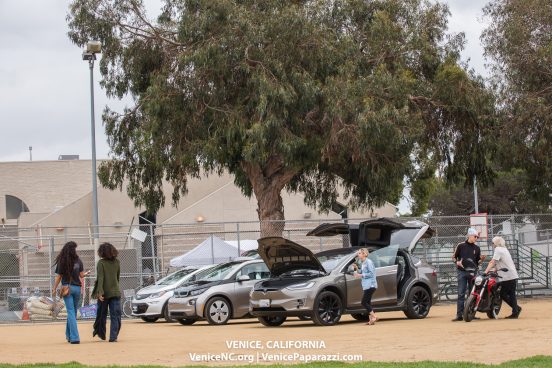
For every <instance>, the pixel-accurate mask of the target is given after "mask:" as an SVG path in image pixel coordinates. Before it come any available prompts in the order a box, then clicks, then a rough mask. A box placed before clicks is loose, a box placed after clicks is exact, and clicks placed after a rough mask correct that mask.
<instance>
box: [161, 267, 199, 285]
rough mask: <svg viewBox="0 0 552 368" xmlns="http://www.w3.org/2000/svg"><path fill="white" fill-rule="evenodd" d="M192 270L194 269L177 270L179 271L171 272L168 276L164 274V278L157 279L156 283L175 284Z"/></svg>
mask: <svg viewBox="0 0 552 368" xmlns="http://www.w3.org/2000/svg"><path fill="white" fill-rule="evenodd" d="M193 271H195V270H194V269H190V270H179V271H176V272H174V273H171V274H170V275H168V276H165V277H164V278H162V279H161V280H159V281H158V282H157V285H172V284H176V283H178V282H180V281H181V280H182V279H183V278H184V277H186V276H187V275H189V274H190V273H192V272H193Z"/></svg>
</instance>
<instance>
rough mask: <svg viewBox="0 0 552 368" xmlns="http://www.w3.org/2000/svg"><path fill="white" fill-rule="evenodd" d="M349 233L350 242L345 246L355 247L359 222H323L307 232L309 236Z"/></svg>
mask: <svg viewBox="0 0 552 368" xmlns="http://www.w3.org/2000/svg"><path fill="white" fill-rule="evenodd" d="M336 235H348V236H349V244H346V245H345V244H344V245H343V247H344V248H345V247H349V246H350V247H354V246H356V245H357V244H358V224H347V223H343V222H333V223H327V222H326V223H323V224H320V225H318V226H317V227H315V228H314V229H312V230H311V231H309V232H308V233H307V236H336Z"/></svg>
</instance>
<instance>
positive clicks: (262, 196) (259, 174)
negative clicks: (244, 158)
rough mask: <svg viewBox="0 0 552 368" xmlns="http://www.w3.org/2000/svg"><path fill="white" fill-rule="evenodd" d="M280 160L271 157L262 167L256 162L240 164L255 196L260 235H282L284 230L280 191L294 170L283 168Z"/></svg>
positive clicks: (293, 173)
mask: <svg viewBox="0 0 552 368" xmlns="http://www.w3.org/2000/svg"><path fill="white" fill-rule="evenodd" d="M281 162H282V161H281V160H280V159H278V158H276V157H272V158H270V159H269V160H268V162H267V164H266V165H265V166H264V167H262V168H261V166H260V165H258V164H252V163H243V164H242V167H243V169H244V171H245V172H246V174H247V176H248V178H249V180H250V182H251V186H252V187H253V193H255V197H257V213H258V215H259V221H260V230H261V237H267V236H282V234H283V232H284V228H285V217H284V204H283V201H282V195H281V193H282V190H283V189H284V187H285V186H286V184H287V183H289V181H290V180H291V179H292V178H293V176H294V175H295V173H296V172H295V171H294V170H291V169H286V168H284V166H283V164H282V163H281Z"/></svg>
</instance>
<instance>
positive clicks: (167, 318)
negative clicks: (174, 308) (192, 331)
mask: <svg viewBox="0 0 552 368" xmlns="http://www.w3.org/2000/svg"><path fill="white" fill-rule="evenodd" d="M163 318H165V321H167V322H176V320H175V319H173V318H171V316H170V315H169V304H168V303H165V306H164V307H163Z"/></svg>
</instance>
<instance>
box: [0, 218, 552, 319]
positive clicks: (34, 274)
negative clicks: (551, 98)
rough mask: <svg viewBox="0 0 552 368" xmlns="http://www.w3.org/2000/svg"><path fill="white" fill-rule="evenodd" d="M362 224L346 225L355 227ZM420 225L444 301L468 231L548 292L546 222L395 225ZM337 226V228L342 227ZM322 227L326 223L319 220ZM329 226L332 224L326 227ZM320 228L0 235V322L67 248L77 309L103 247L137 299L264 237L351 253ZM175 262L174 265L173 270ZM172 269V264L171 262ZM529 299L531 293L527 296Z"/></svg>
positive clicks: (232, 226)
mask: <svg viewBox="0 0 552 368" xmlns="http://www.w3.org/2000/svg"><path fill="white" fill-rule="evenodd" d="M363 220H365V219H348V220H347V221H348V222H349V223H351V224H358V223H360V222H362V221H363ZM401 220H404V221H407V220H421V221H424V222H426V223H428V224H429V225H430V226H431V227H432V228H433V229H434V230H435V235H434V236H433V237H432V238H429V239H425V240H422V241H421V242H420V243H419V244H418V246H417V248H416V249H415V250H414V254H415V255H416V256H418V257H420V258H423V259H425V260H426V261H427V262H429V263H431V264H433V265H434V266H435V267H436V269H437V271H438V278H439V283H440V287H441V292H442V297H443V299H445V300H446V299H447V298H446V297H447V296H449V294H450V296H451V298H450V299H453V298H454V285H455V282H456V274H455V268H454V265H453V264H452V262H451V257H452V252H453V250H454V247H455V246H456V244H458V243H460V242H462V241H464V240H465V234H466V230H467V228H468V227H469V226H476V227H477V228H478V229H479V230H480V231H481V234H482V237H481V238H480V241H479V245H480V246H481V249H482V253H483V254H486V255H488V256H491V255H492V247H491V246H490V240H491V239H492V237H493V236H496V235H501V236H503V237H504V238H505V239H506V240H507V241H508V246H509V248H510V249H511V252H512V253H513V254H515V257H517V258H516V262H517V263H516V264H517V265H518V266H519V272H520V276H521V278H522V279H523V280H524V281H523V282H522V283H521V288H520V289H521V290H525V289H527V290H530V289H531V290H532V289H535V290H543V289H546V288H550V285H551V281H552V280H551V277H550V257H551V255H552V254H551V250H552V214H540V215H538V214H535V215H531V214H530V215H494V216H485V217H484V218H477V219H474V217H473V216H447V217H424V218H401ZM342 221H343V220H342V219H335V222H342ZM325 222H328V220H325ZM330 222H332V221H330ZM320 224H321V221H319V220H296V221H293V220H287V221H285V222H283V221H278V222H264V223H260V222H235V223H193V224H179V225H173V224H139V225H131V226H124V225H117V226H102V227H99V228H98V229H97V231H94V230H93V229H92V228H91V227H56V228H43V227H35V228H17V227H15V226H12V227H8V226H5V227H2V228H0V322H15V321H19V320H21V318H22V316H23V310H24V306H25V301H26V300H27V299H28V298H29V297H31V296H50V295H51V291H52V285H53V281H54V277H55V274H54V264H55V259H56V256H57V255H58V253H59V251H60V250H61V248H62V247H63V245H64V244H65V243H66V242H67V241H70V240H72V241H75V242H76V243H77V244H78V248H77V251H78V254H79V256H80V258H81V259H82V261H83V263H84V266H85V270H90V271H91V274H90V276H88V277H86V278H85V279H84V285H83V297H82V300H81V305H84V306H85V305H88V304H90V303H91V302H93V300H92V298H91V290H92V285H93V283H94V280H95V269H94V265H95V262H96V261H97V255H96V254H95V251H94V250H95V249H97V245H98V244H100V243H103V242H109V243H111V244H113V245H114V246H115V247H116V248H117V249H118V250H119V257H118V258H119V260H120V262H121V281H120V286H121V290H123V291H124V290H127V291H129V290H132V291H136V290H138V289H140V288H142V287H144V286H147V285H150V284H153V283H155V282H156V281H157V280H158V279H159V278H161V277H163V276H164V275H167V274H168V273H171V272H173V271H175V270H176V269H177V268H178V267H177V266H185V265H192V264H193V265H206V264H213V263H219V262H223V261H227V260H232V259H235V258H237V257H239V256H240V255H242V254H244V252H247V251H251V250H254V249H256V247H257V242H256V241H257V239H259V238H260V237H261V232H262V233H263V234H267V233H269V234H276V235H281V236H283V237H285V238H288V239H290V240H292V241H294V242H296V243H298V244H301V245H303V246H305V247H307V248H309V249H310V250H311V251H313V252H314V253H316V252H319V251H323V250H328V249H333V248H340V247H344V246H349V242H350V240H349V237H348V236H332V237H313V236H307V235H306V234H307V233H308V232H309V231H310V230H312V229H313V228H315V227H316V226H318V225H320ZM175 260H178V262H176V261H175ZM171 261H173V262H171ZM533 293H534V292H533V291H532V292H531V294H533Z"/></svg>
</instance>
